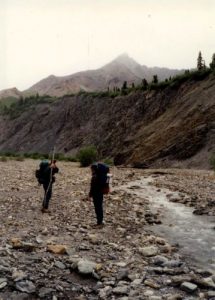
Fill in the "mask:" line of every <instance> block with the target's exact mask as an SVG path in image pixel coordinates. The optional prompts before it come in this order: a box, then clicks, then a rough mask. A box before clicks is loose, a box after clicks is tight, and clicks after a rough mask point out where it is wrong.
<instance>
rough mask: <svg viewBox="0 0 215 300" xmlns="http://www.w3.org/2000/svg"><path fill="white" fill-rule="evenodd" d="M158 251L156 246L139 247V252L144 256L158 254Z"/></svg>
mask: <svg viewBox="0 0 215 300" xmlns="http://www.w3.org/2000/svg"><path fill="white" fill-rule="evenodd" d="M158 252H159V250H158V248H157V247H156V246H148V247H143V248H139V253H140V254H141V255H142V256H144V257H150V256H155V255H156V254H158Z"/></svg>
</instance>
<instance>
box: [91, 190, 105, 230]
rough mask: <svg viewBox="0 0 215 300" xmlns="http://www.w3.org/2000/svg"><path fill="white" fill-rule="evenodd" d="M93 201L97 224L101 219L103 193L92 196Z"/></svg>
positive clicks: (100, 222)
mask: <svg viewBox="0 0 215 300" xmlns="http://www.w3.org/2000/svg"><path fill="white" fill-rule="evenodd" d="M93 203H94V207H95V213H96V218H97V224H98V225H100V224H102V221H103V194H102V193H97V194H96V195H94V196H93Z"/></svg>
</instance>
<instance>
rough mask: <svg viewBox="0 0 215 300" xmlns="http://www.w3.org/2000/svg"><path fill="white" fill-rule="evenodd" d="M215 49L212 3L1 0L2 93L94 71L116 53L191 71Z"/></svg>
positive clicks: (214, 8)
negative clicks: (199, 60) (54, 78)
mask: <svg viewBox="0 0 215 300" xmlns="http://www.w3.org/2000/svg"><path fill="white" fill-rule="evenodd" d="M200 50H201V51H202V55H203V58H204V59H205V61H206V64H207V65H208V64H209V63H210V61H211V57H212V54H213V53H215V0H0V90H1V89H6V88H11V87H17V88H18V89H20V90H24V89H27V88H29V87H30V86H31V85H33V84H35V83H36V82H38V81H39V80H41V79H43V78H45V77H47V76H49V75H51V74H54V75H56V76H64V75H70V74H72V73H75V72H77V71H82V70H87V69H96V68H99V67H101V66H103V65H104V64H106V63H108V62H110V61H111V60H113V59H114V58H115V57H117V56H118V55H120V54H121V53H125V52H126V53H128V55H129V56H131V57H132V58H134V59H135V60H136V61H137V62H138V63H140V64H143V65H147V66H149V67H152V66H159V67H168V68H178V69H181V68H184V69H187V68H193V67H195V66H196V59H197V55H198V52H199V51H200Z"/></svg>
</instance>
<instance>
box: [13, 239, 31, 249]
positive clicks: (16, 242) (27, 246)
mask: <svg viewBox="0 0 215 300" xmlns="http://www.w3.org/2000/svg"><path fill="white" fill-rule="evenodd" d="M11 244H12V247H13V249H22V250H24V251H27V252H31V251H33V250H34V249H35V248H36V247H35V245H34V244H32V243H25V242H22V241H21V240H20V239H18V238H12V239H11Z"/></svg>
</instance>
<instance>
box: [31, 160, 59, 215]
mask: <svg viewBox="0 0 215 300" xmlns="http://www.w3.org/2000/svg"><path fill="white" fill-rule="evenodd" d="M58 171H59V169H58V167H57V166H56V160H53V161H51V162H50V163H49V162H48V161H47V160H45V161H42V162H41V163H40V169H39V170H37V171H36V177H37V179H38V182H39V184H42V185H43V189H44V199H43V204H42V210H41V211H42V212H43V213H46V212H48V207H49V201H50V199H51V196H52V184H53V183H54V182H55V176H54V174H56V173H58Z"/></svg>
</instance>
